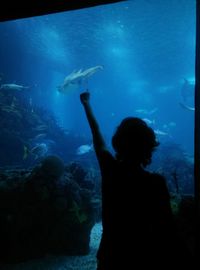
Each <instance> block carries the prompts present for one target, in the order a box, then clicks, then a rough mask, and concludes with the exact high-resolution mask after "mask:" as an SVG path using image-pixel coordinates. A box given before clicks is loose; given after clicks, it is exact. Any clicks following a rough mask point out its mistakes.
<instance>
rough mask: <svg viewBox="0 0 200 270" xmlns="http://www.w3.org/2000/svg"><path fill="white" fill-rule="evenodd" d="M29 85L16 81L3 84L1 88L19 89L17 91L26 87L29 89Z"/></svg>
mask: <svg viewBox="0 0 200 270" xmlns="http://www.w3.org/2000/svg"><path fill="white" fill-rule="evenodd" d="M28 88H29V86H23V85H19V84H15V83H6V84H2V85H1V87H0V90H1V89H2V90H17V91H22V90H24V89H28Z"/></svg>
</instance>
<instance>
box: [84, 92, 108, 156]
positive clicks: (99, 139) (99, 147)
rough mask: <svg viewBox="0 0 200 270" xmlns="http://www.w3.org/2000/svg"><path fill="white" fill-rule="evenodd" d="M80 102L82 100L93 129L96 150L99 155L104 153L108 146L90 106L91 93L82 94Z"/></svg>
mask: <svg viewBox="0 0 200 270" xmlns="http://www.w3.org/2000/svg"><path fill="white" fill-rule="evenodd" d="M80 100H81V103H82V104H83V107H84V110H85V113H86V116H87V120H88V123H89V126H90V129H91V132H92V136H93V144H94V149H95V151H96V153H97V155H98V154H100V153H101V152H102V151H104V150H106V144H105V142H104V138H103V136H102V134H101V131H100V128H99V125H98V123H97V121H96V118H95V116H94V114H93V111H92V108H91V105H90V93H89V92H88V91H86V92H83V93H81V94H80Z"/></svg>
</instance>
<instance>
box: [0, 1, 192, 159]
mask: <svg viewBox="0 0 200 270" xmlns="http://www.w3.org/2000/svg"><path fill="white" fill-rule="evenodd" d="M0 36H1V43H0V59H1V61H0V72H1V74H2V80H1V83H16V84H20V85H25V86H29V87H30V88H29V89H28V90H26V91H25V90H24V91H23V93H21V95H24V97H25V98H26V99H27V102H28V101H29V102H30V101H31V104H32V106H34V105H37V106H41V107H43V108H46V109H47V110H48V111H51V112H52V113H53V114H54V115H55V116H56V118H57V119H58V122H59V124H60V126H61V127H63V128H64V129H66V130H68V132H70V133H72V134H74V135H76V136H77V135H81V136H82V135H83V136H85V137H86V138H88V139H87V142H88V144H90V143H91V135H90V131H89V127H88V124H87V122H86V118H85V115H84V112H83V108H82V106H81V104H80V102H79V94H80V92H81V91H84V90H85V89H86V88H88V89H89V91H90V92H91V103H92V106H93V107H94V111H95V114H96V117H97V119H98V120H99V122H100V126H101V128H102V132H103V134H104V135H105V138H106V140H107V142H108V144H109V143H110V137H111V136H112V134H113V131H114V129H115V127H116V125H117V124H118V123H119V121H120V120H121V119H122V118H124V117H126V116H130V115H135V116H139V117H141V118H145V119H148V120H150V121H153V124H151V125H152V127H153V128H154V129H155V130H159V131H161V132H164V133H165V134H164V135H158V137H159V140H160V141H161V142H162V141H172V142H175V143H178V144H180V145H181V146H182V147H183V148H184V149H185V151H186V152H187V153H188V154H189V155H193V144H194V141H193V136H194V134H193V129H194V112H191V111H188V110H184V109H183V108H182V107H181V106H180V104H179V102H180V99H181V87H182V84H183V81H184V78H194V57H195V1H193V0H190V1H188V0H181V1H176V0H170V1H162V0H156V1H155V0H154V1H151V0H149V1H147V0H142V1H125V2H121V3H115V4H110V5H102V6H97V7H93V8H87V9H81V10H74V11H66V12H61V13H57V14H49V15H44V16H36V17H32V18H25V19H18V20H14V21H7V22H3V23H1V24H0ZM96 65H103V67H104V69H103V70H102V71H98V72H97V73H95V74H94V75H92V76H91V77H90V78H89V80H88V83H85V84H84V85H81V87H80V89H79V90H78V91H72V92H70V93H69V94H66V95H59V94H58V92H57V86H58V85H60V84H62V82H63V80H64V78H65V77H66V76H67V75H68V74H70V73H71V72H72V71H73V70H79V69H81V68H82V69H87V68H89V67H93V66H96ZM192 99H193V97H192ZM190 103H191V100H190ZM148 120H147V121H148Z"/></svg>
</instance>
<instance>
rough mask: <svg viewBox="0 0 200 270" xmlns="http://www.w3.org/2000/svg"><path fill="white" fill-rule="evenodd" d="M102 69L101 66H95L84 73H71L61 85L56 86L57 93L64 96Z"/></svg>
mask: <svg viewBox="0 0 200 270" xmlns="http://www.w3.org/2000/svg"><path fill="white" fill-rule="evenodd" d="M102 69H103V66H95V67H91V68H88V69H86V70H84V71H82V69H80V70H79V71H73V72H72V73H71V74H69V75H68V76H66V77H65V79H64V82H63V84H61V85H59V86H58V91H59V92H60V93H63V94H66V93H68V92H70V91H72V90H77V89H78V88H79V87H80V85H81V84H82V83H83V82H84V81H85V80H87V79H88V77H90V76H91V75H93V74H94V73H96V72H97V71H98V70H102Z"/></svg>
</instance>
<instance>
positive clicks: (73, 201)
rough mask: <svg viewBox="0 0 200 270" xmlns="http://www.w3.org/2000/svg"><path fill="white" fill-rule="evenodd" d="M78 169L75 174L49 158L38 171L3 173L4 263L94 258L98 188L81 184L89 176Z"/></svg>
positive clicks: (0, 221)
mask: <svg viewBox="0 0 200 270" xmlns="http://www.w3.org/2000/svg"><path fill="white" fill-rule="evenodd" d="M74 166H76V173H75V174H73V169H72V168H71V169H70V165H67V166H64V164H63V162H62V160H61V159H60V158H59V157H57V156H49V157H46V158H45V159H44V160H42V162H41V163H40V164H38V165H37V166H35V167H34V168H32V169H30V168H29V169H23V170H22V169H5V170H1V171H0V198H1V204H0V239H1V241H0V247H1V253H0V261H4V262H19V261H25V260H29V259H32V258H37V257H41V256H44V255H46V254H59V255H84V254H88V252H89V242H90V233H91V229H92V227H93V226H94V224H95V222H96V214H95V211H96V205H95V204H94V203H93V190H92V189H88V188H86V187H84V188H83V187H81V186H80V185H79V183H78V182H80V183H81V182H84V179H82V180H81V179H79V177H81V178H82V177H83V178H85V177H86V175H87V172H84V170H83V168H81V167H80V165H78V164H76V165H74V164H73V166H72V167H73V168H74ZM77 171H79V172H81V173H79V174H78V175H77ZM77 179H79V180H78V182H77ZM87 181H88V179H87Z"/></svg>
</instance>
